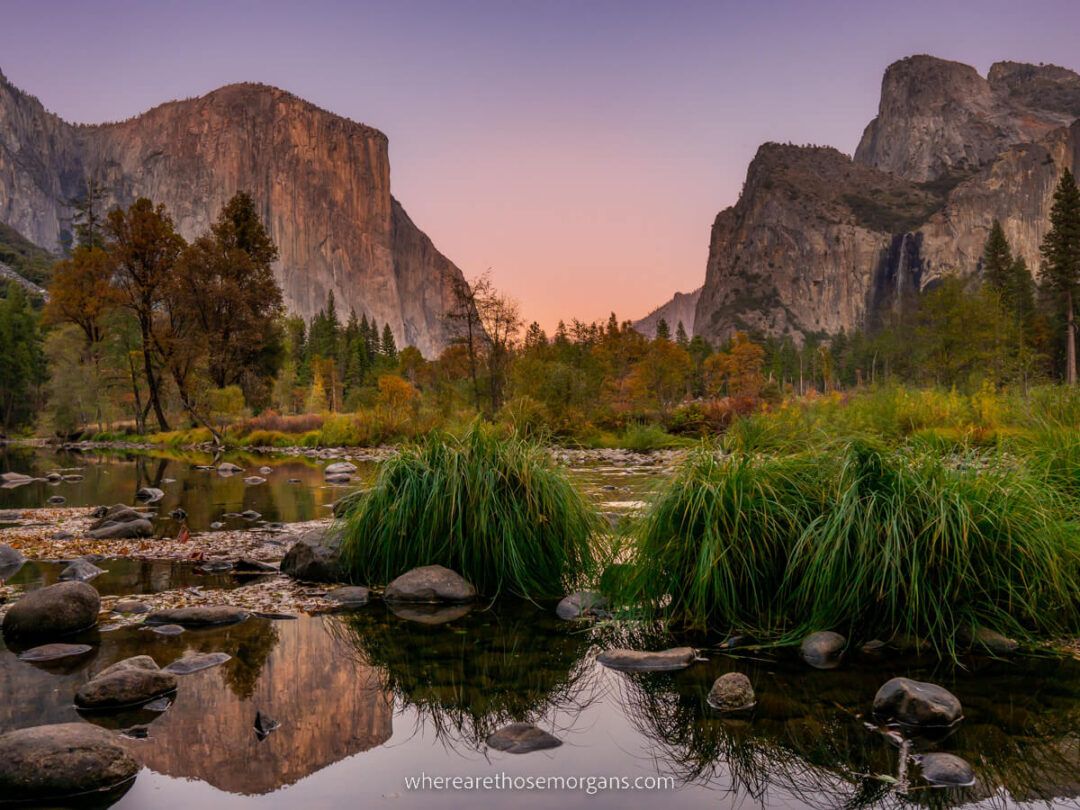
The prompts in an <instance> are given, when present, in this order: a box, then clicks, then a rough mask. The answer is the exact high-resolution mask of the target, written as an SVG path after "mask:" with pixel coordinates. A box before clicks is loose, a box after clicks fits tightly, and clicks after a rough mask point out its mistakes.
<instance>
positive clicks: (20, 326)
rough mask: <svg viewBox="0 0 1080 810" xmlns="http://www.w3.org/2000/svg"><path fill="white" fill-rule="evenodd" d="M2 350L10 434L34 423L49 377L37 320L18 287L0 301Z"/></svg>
mask: <svg viewBox="0 0 1080 810" xmlns="http://www.w3.org/2000/svg"><path fill="white" fill-rule="evenodd" d="M0 346H3V351H0V433H7V432H8V431H10V430H12V429H14V428H18V427H22V426H24V425H27V424H29V423H30V421H31V420H32V419H33V417H34V413H35V411H36V410H37V408H36V406H37V401H38V391H39V390H40V387H41V385H42V384H43V383H44V382H45V377H46V370H45V356H44V353H43V352H42V344H41V334H40V333H39V331H38V326H37V317H36V316H35V314H34V311H33V309H32V308H31V307H30V303H29V301H27V299H26V294H25V293H24V292H23V289H22V287H20V286H19V285H18V284H8V285H7V294H6V297H4V298H0Z"/></svg>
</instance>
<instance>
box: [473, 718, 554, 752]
mask: <svg viewBox="0 0 1080 810" xmlns="http://www.w3.org/2000/svg"><path fill="white" fill-rule="evenodd" d="M487 744H488V745H489V746H490V747H491V748H494V749H495V750H496V751H505V752H506V753H508V754H527V753H529V752H530V751H543V750H544V749H547V748H558V747H559V746H560V745H562V740H560V739H559V738H558V737H555V736H553V735H551V734H548V733H547V732H546V731H544V730H543V729H542V728H537V727H536V726H534V725H532V724H531V723H511V724H510V725H508V726H503V727H502V728H500V729H499V730H498V731H496V732H494V733H493V734H492V735H491V736H490V737H488V738H487Z"/></svg>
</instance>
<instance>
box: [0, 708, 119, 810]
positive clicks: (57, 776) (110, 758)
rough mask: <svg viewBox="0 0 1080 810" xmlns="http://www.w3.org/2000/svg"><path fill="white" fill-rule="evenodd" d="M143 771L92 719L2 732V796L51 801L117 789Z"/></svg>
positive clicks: (44, 803) (23, 800) (20, 800)
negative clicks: (89, 721) (92, 723)
mask: <svg viewBox="0 0 1080 810" xmlns="http://www.w3.org/2000/svg"><path fill="white" fill-rule="evenodd" d="M138 772H139V764H138V763H137V762H136V761H135V760H134V759H132V758H131V755H130V754H128V753H127V751H125V750H124V749H123V747H121V746H120V744H119V743H118V742H117V740H116V738H115V737H114V736H113V735H112V734H110V733H109V732H108V731H106V730H105V729H103V728H101V727H100V726H95V725H91V724H89V723H58V724H56V725H49V726H35V727H33V728H24V729H19V730H18V731H10V732H8V733H7V734H4V735H0V796H2V797H3V798H4V799H5V800H7V801H12V802H23V803H26V804H30V803H33V804H34V805H36V806H42V805H51V804H55V803H57V802H58V801H60V800H62V799H64V798H66V797H70V796H75V795H77V794H89V793H105V792H108V791H112V790H119V789H120V788H121V787H122V786H123V785H125V784H128V783H130V782H131V781H132V780H133V779H134V778H135V775H136V774H137V773H138Z"/></svg>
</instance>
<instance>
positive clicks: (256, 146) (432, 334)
mask: <svg viewBox="0 0 1080 810" xmlns="http://www.w3.org/2000/svg"><path fill="white" fill-rule="evenodd" d="M89 177H93V178H94V179H95V181H97V182H98V183H100V184H101V185H102V187H103V188H104V189H106V190H107V191H108V192H109V197H108V199H107V204H108V205H109V207H111V206H112V205H115V204H120V205H128V204H130V203H131V202H132V201H134V200H135V199H136V198H138V197H149V198H150V199H151V200H153V201H154V202H155V203H164V204H165V206H166V207H167V208H168V210H169V213H170V214H171V215H172V217H173V219H174V220H175V222H176V226H177V229H178V230H179V232H180V233H181V234H182V235H183V236H184V237H185V238H187V239H191V238H192V237H194V236H196V235H197V234H200V233H202V232H204V231H206V230H207V228H208V227H209V226H210V224H211V223H212V222H213V221H214V219H215V218H216V217H217V214H218V212H219V211H220V209H221V208H222V206H223V205H224V204H225V203H226V202H227V201H228V200H229V199H230V198H231V197H232V196H233V195H234V194H235V193H237V192H239V191H246V192H248V193H249V194H250V195H251V196H252V197H253V199H254V200H255V203H256V205H257V206H258V209H259V211H260V212H261V214H262V217H263V220H264V222H265V224H266V226H267V229H268V230H269V233H270V235H271V237H272V238H273V240H274V242H275V243H276V244H277V246H278V249H279V252H280V258H279V261H278V262H277V264H276V266H275V276H276V277H277V280H278V282H279V283H280V284H281V287H282V290H283V293H284V299H285V305H286V307H287V308H288V309H289V310H290V311H292V312H294V313H296V314H298V315H301V316H303V317H304V318H305V319H310V318H311V316H313V315H314V314H315V313H316V312H317V311H319V310H320V309H321V308H322V307H323V306H324V305H325V303H326V299H327V294H328V293H330V292H333V293H334V297H335V300H336V302H337V309H338V313H339V315H341V316H343V317H347V315H348V313H349V311H350V309H354V310H356V313H357V316H358V317H359V316H360V315H364V314H366V315H367V316H368V317H369V318H372V317H373V318H375V320H376V321H378V323H379V324H384V323H386V324H389V325H390V329H391V331H392V332H393V333H394V339H395V341H396V342H397V345H398V346H405V345H413V346H415V347H416V348H418V349H419V350H420V351H421V352H423V353H424V354H425V355H427V356H432V355H434V354H436V353H438V352H439V351H440V350H441V349H442V348H443V346H444V345H445V344H446V334H445V322H444V319H443V315H444V314H445V312H446V311H447V309H448V308H449V306H450V302H451V297H452V285H453V282H454V281H455V280H457V279H460V278H461V271H460V270H459V269H458V268H457V267H456V266H455V265H454V264H453V263H452V262H451V261H450V260H449V259H447V258H446V257H445V256H443V255H442V254H441V253H440V252H439V251H438V250H437V249H436V248H435V246H434V245H433V244H432V243H431V240H430V239H428V237H427V236H425V235H424V233H423V232H422V231H420V229H419V228H417V227H416V225H415V224H414V223H413V221H412V220H411V219H410V218H409V215H408V214H407V213H405V209H404V208H402V206H401V204H400V203H399V202H398V201H397V200H395V199H394V198H393V197H392V196H391V193H390V160H389V154H388V140H387V138H386V136H385V135H384V134H383V133H382V132H379V131H378V130H377V129H373V128H372V127H369V126H365V125H363V124H359V123H356V122H354V121H350V120H348V119H346V118H342V117H340V116H337V115H334V114H332V113H329V112H327V111H325V110H322V109H319V108H318V107H316V106H314V105H313V104H309V103H308V102H306V101H304V100H303V99H300V98H297V97H296V96H294V95H291V94H290V93H287V92H285V91H283V90H279V89H277V88H275V87H269V86H266V85H261V84H234V85H229V86H227V87H222V88H221V89H219V90H215V91H214V92H212V93H209V94H207V95H205V96H202V97H200V98H194V99H186V100H183V101H173V102H169V103H167V104H162V105H161V106H158V107H155V108H154V109H152V110H150V111H148V112H146V113H144V114H142V115H139V116H136V117H134V118H130V119H128V120H127V121H122V122H120V123H111V124H101V125H94V126H83V125H72V124H69V123H67V122H66V121H63V120H61V119H60V118H59V117H57V116H56V115H53V114H51V113H49V112H47V111H46V109H45V107H44V106H43V105H42V104H41V102H39V101H38V100H37V99H35V98H33V97H32V96H29V95H27V94H26V93H23V92H22V91H20V90H19V89H18V88H16V87H14V86H13V85H12V84H11V83H9V82H8V81H7V80H6V79H5V78H4V76H3V74H2V73H0V223H4V224H6V225H8V226H10V227H12V228H14V229H15V230H16V231H17V232H18V233H19V234H21V235H22V236H23V237H26V238H27V239H29V240H30V241H31V242H34V243H35V244H37V245H39V246H41V247H44V248H47V249H50V250H54V251H55V250H57V249H58V248H59V247H60V245H61V243H62V240H63V236H64V232H65V229H66V228H69V227H70V218H71V209H70V204H69V201H70V200H71V199H73V198H77V197H78V196H79V195H80V194H81V193H82V192H83V191H84V190H85V182H86V179H87V178H89Z"/></svg>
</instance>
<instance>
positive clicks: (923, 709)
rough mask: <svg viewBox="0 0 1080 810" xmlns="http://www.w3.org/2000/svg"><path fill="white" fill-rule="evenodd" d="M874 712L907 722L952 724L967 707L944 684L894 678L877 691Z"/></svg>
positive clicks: (928, 724)
mask: <svg viewBox="0 0 1080 810" xmlns="http://www.w3.org/2000/svg"><path fill="white" fill-rule="evenodd" d="M874 714H876V715H878V716H879V717H881V718H883V719H885V720H895V721H896V722H898V723H903V724H904V725H908V726H951V725H953V724H954V723H956V722H957V721H958V720H960V718H962V717H963V716H964V711H963V707H962V706H961V705H960V700H959V698H957V697H956V695H954V694H953V693H952V692H950V691H949V690H948V689H945V688H944V687H942V686H938V685H937V684H933V683H925V682H923V681H913V680H911V679H910V678H893V679H892V680H891V681H887V682H886V683H885V685H884V686H882V687H881V688H880V689H878V691H877V694H876V695H874Z"/></svg>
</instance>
